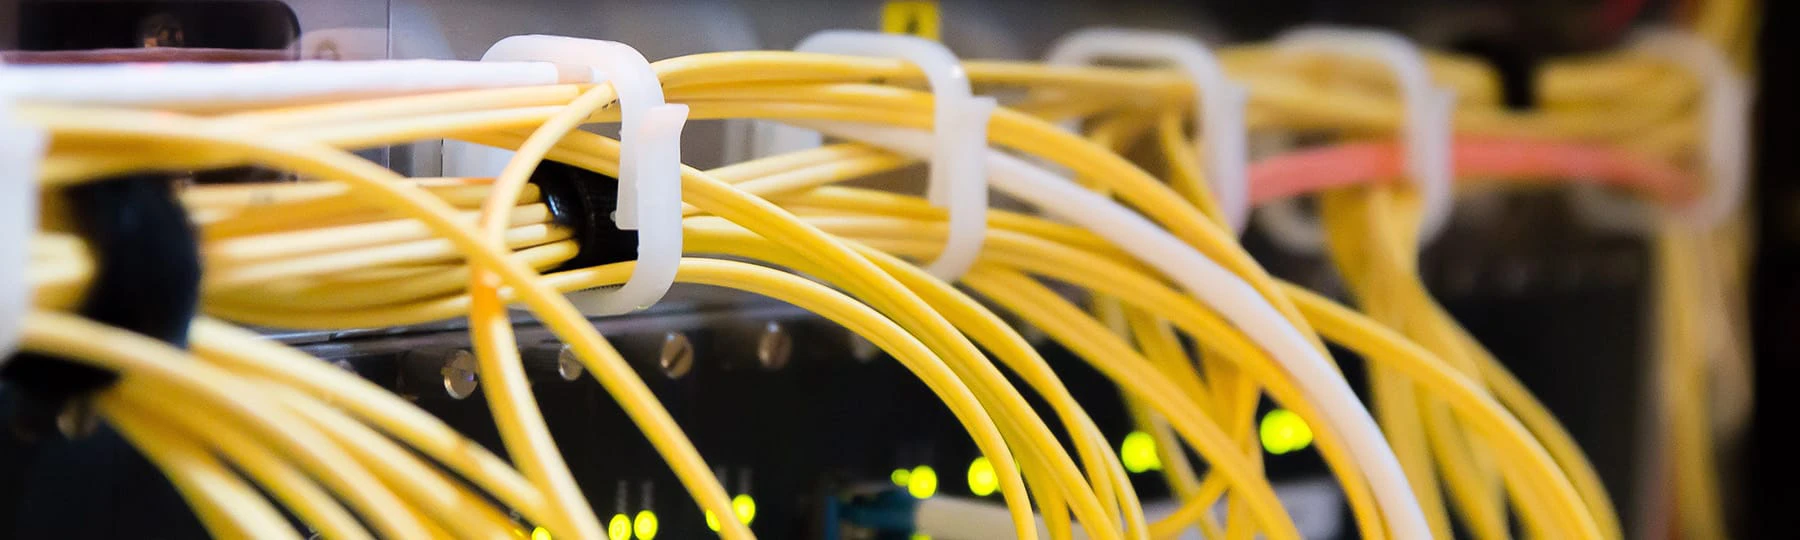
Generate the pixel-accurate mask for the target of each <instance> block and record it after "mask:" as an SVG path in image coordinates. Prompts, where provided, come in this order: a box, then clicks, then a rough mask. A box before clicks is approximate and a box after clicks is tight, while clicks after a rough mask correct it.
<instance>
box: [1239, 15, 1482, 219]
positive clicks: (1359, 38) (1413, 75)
mask: <svg viewBox="0 0 1800 540" xmlns="http://www.w3.org/2000/svg"><path fill="white" fill-rule="evenodd" d="M1276 46H1277V47H1279V48H1280V49H1282V50H1287V51H1293V52H1306V53H1315V54H1331V55H1348V56H1355V57H1361V58H1367V59H1370V60H1376V61H1380V62H1381V63H1383V64H1386V65H1387V67H1388V69H1390V70H1392V71H1393V74H1394V82H1395V85H1396V86H1398V87H1399V88H1400V94H1401V98H1402V99H1404V100H1405V101H1406V119H1405V138H1406V141H1405V144H1406V172H1407V177H1408V178H1409V179H1410V180H1411V181H1412V182H1413V185H1414V187H1415V189H1417V190H1418V191H1419V197H1420V199H1421V200H1422V201H1423V202H1424V205H1425V208H1424V216H1423V218H1422V219H1421V221H1420V223H1419V244H1420V245H1421V246H1422V245H1425V244H1427V243H1430V242H1431V241H1432V240H1434V239H1436V238H1437V237H1438V235H1440V234H1443V232H1444V229H1445V227H1446V226H1448V225H1449V222H1450V211H1451V209H1452V207H1453V206H1454V204H1455V201H1454V200H1453V199H1452V197H1453V196H1454V193H1453V192H1452V185H1451V182H1452V181H1453V180H1454V176H1453V175H1454V173H1455V170H1454V169H1453V168H1452V167H1453V165H1452V163H1451V161H1450V160H1451V155H1450V152H1451V145H1452V144H1453V142H1454V140H1453V137H1454V136H1455V133H1454V130H1453V125H1452V123H1451V122H1452V115H1453V113H1454V112H1455V109H1456V93H1455V92H1453V91H1451V90H1449V89H1447V88H1442V87H1439V86H1437V85H1435V84H1433V83H1432V81H1431V71H1430V70H1429V69H1428V68H1427V67H1426V65H1425V57H1424V55H1422V54H1420V52H1419V48H1418V47H1417V46H1415V45H1413V43H1412V42H1411V41H1408V40H1407V39H1406V38H1404V37H1401V36H1400V35H1398V34H1394V33H1391V32H1385V31H1380V30H1362V29H1350V28H1327V27H1311V28H1300V29H1296V30H1292V31H1289V32H1286V33H1284V34H1282V35H1281V36H1280V37H1279V38H1277V39H1276ZM1263 210H1264V213H1263V217H1262V218H1259V220H1258V223H1262V224H1264V225H1265V226H1269V225H1273V226H1270V227H1268V228H1269V229H1270V233H1271V234H1270V237H1271V239H1273V240H1274V241H1275V242H1276V243H1278V244H1280V245H1282V246H1283V247H1286V248H1289V249H1291V250H1293V251H1298V252H1303V253H1317V252H1319V251H1320V250H1321V249H1322V248H1323V247H1324V234H1323V232H1321V231H1320V229H1319V227H1318V224H1317V223H1316V221H1315V220H1309V219H1306V218H1304V217H1303V216H1302V215H1301V213H1300V212H1299V210H1298V209H1297V208H1295V207H1293V206H1292V202H1291V201H1284V202H1281V203H1271V204H1270V205H1268V206H1265V207H1264V209H1263ZM1309 221H1315V222H1312V223H1305V222H1309ZM1271 222H1275V223H1271ZM1303 223H1304V224H1303ZM1298 231H1306V233H1305V234H1299V235H1297V234H1296V233H1297V232H1298Z"/></svg>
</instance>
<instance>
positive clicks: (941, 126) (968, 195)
mask: <svg viewBox="0 0 1800 540" xmlns="http://www.w3.org/2000/svg"><path fill="white" fill-rule="evenodd" d="M794 50H796V51H801V52H814V53H830V54H850V55H857V56H875V57H882V58H895V59H900V60H905V61H907V62H908V63H911V64H913V65H914V66H917V67H918V68H919V70H920V71H922V72H924V73H925V80H926V82H927V83H929V85H930V87H931V93H932V99H933V101H932V102H933V116H932V137H933V140H934V142H933V143H932V144H933V145H934V146H935V147H936V150H934V151H933V152H932V153H931V155H932V157H931V158H930V159H931V171H930V175H929V179H928V180H927V181H928V182H929V183H928V184H927V187H926V198H927V199H929V200H930V201H931V204H933V205H935V206H937V207H939V208H944V209H945V210H946V211H947V213H948V214H949V215H950V222H949V224H950V235H949V237H948V238H947V239H946V241H945V242H944V249H943V251H941V252H939V253H938V256H937V259H936V260H933V261H932V262H931V263H930V264H927V265H925V270H926V271H927V272H930V273H931V275H933V276H937V278H938V279H942V280H944V281H949V282H955V281H956V280H957V279H958V278H961V277H962V275H963V273H964V272H968V271H969V267H970V266H974V264H975V259H976V258H978V257H980V256H981V243H982V240H983V239H984V238H985V237H986V236H987V208H988V186H987V182H988V180H987V177H988V175H987V172H986V171H984V170H983V167H984V163H983V160H982V154H984V153H986V152H987V148H988V147H987V128H988V118H989V117H990V116H992V115H993V112H994V107H995V102H994V98H991V97H985V96H975V95H974V94H973V92H972V91H971V90H970V88H969V75H968V73H967V72H965V71H963V67H962V62H961V61H960V60H957V58H956V55H954V54H951V53H950V49H948V48H946V47H944V45H943V44H942V43H938V42H936V41H932V40H929V39H924V38H919V37H913V36H902V35H897V34H884V33H880V32H868V31H861V30H828V31H825V32H819V33H817V34H813V35H812V36H811V37H808V38H806V39H805V40H803V41H801V42H800V44H799V45H797V46H795V47H794ZM769 135H770V138H771V139H772V141H771V142H770V143H769V144H771V145H773V146H774V147H775V148H782V149H789V150H798V149H804V148H812V147H816V146H818V145H819V144H820V142H821V140H822V139H821V138H820V136H819V134H818V133H816V132H808V131H806V130H802V129H798V128H793V127H787V126H780V127H777V128H775V129H774V130H772V132H771V133H770V134H769Z"/></svg>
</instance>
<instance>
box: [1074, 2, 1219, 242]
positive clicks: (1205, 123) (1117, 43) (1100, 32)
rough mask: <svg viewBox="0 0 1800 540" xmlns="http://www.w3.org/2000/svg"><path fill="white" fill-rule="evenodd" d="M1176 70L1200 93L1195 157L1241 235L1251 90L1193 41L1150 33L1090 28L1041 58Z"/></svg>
mask: <svg viewBox="0 0 1800 540" xmlns="http://www.w3.org/2000/svg"><path fill="white" fill-rule="evenodd" d="M1106 58H1113V59H1119V60H1133V61H1148V62H1160V63H1166V64H1171V65H1174V66H1175V67H1177V68H1179V69H1181V71H1182V73H1184V74H1186V75H1187V77H1188V80H1190V81H1192V82H1193V84H1194V88H1195V90H1197V91H1198V92H1199V95H1198V99H1197V100H1198V102H1199V104H1198V105H1199V106H1198V107H1195V108H1194V125H1195V126H1196V127H1199V128H1200V129H1201V137H1200V140H1198V141H1196V142H1197V143H1198V146H1199V147H1200V148H1197V149H1196V150H1197V151H1198V152H1199V155H1203V156H1206V169H1207V170H1206V180H1207V184H1209V186H1210V187H1211V188H1212V192H1213V197H1214V198H1215V199H1217V200H1218V203H1219V211H1220V212H1222V213H1223V214H1224V217H1225V223H1226V224H1228V225H1230V226H1231V230H1232V232H1235V233H1238V234H1240V235H1241V234H1243V232H1244V225H1245V223H1246V222H1247V221H1248V219H1249V215H1250V184H1249V181H1250V180H1249V168H1250V157H1249V149H1248V148H1249V142H1248V139H1249V127H1248V125H1247V124H1246V123H1245V119H1244V115H1245V113H1244V108H1245V107H1246V106H1247V105H1248V103H1249V98H1250V93H1249V90H1247V89H1246V88H1244V86H1243V85H1240V84H1238V83H1236V82H1233V81H1232V80H1231V79H1229V78H1227V77H1226V76H1225V70H1224V69H1222V68H1221V67H1220V66H1219V61H1218V58H1217V57H1215V56H1214V55H1213V53H1212V50H1211V49H1208V48H1207V47H1206V45H1205V44H1203V43H1201V42H1200V41H1199V40H1196V39H1193V38H1191V37H1187V36H1183V35H1179V34H1172V33H1167V32H1157V31H1150V30H1131V29H1122V28H1089V29H1084V30H1079V31H1076V32H1074V33H1071V34H1069V35H1067V36H1063V38H1062V39H1060V40H1058V41H1057V42H1056V44H1055V45H1053V46H1051V47H1050V53H1049V54H1047V55H1045V57H1044V59H1045V61H1046V62H1048V63H1050V64H1052V65H1089V64H1093V63H1095V62H1097V61H1099V60H1102V59H1106Z"/></svg>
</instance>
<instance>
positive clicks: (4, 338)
mask: <svg viewBox="0 0 1800 540" xmlns="http://www.w3.org/2000/svg"><path fill="white" fill-rule="evenodd" d="M15 69H17V67H15V66H7V65H6V64H5V63H4V62H0V79H5V78H7V77H8V73H7V72H8V71H12V70H15ZM13 98H14V96H12V95H11V94H10V93H8V92H7V91H6V90H5V89H4V88H0V365H4V364H5V363H6V360H7V359H8V358H11V357H12V353H13V351H16V350H18V346H19V337H20V334H21V332H22V331H23V326H24V324H25V314H26V313H27V312H29V311H30V309H31V282H30V281H29V280H28V279H27V276H28V275H29V272H27V269H28V268H29V267H30V265H31V238H32V236H34V235H35V234H36V232H37V225H38V223H37V221H38V217H37V215H38V214H37V212H38V208H37V202H38V194H37V185H38V178H37V172H38V163H39V162H41V161H43V159H44V148H45V145H46V144H47V143H48V137H47V136H46V135H45V133H44V130H43V129H42V128H39V127H37V126H34V125H31V124H27V123H25V122H23V121H20V120H19V119H18V117H17V116H16V115H15V114H14V110H13V104H14V103H15V101H14V99H13Z"/></svg>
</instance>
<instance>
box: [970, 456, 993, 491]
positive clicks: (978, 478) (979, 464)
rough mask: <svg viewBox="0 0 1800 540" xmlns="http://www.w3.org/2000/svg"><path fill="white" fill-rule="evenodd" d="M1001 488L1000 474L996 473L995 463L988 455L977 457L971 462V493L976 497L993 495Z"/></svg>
mask: <svg viewBox="0 0 1800 540" xmlns="http://www.w3.org/2000/svg"><path fill="white" fill-rule="evenodd" d="M999 488H1000V475H997V474H994V463H993V462H990V461H988V458H987V456H982V457H978V458H975V461H972V462H970V463H969V493H974V494H975V496H976V497H986V496H988V495H993V494H994V490H996V489H999Z"/></svg>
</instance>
